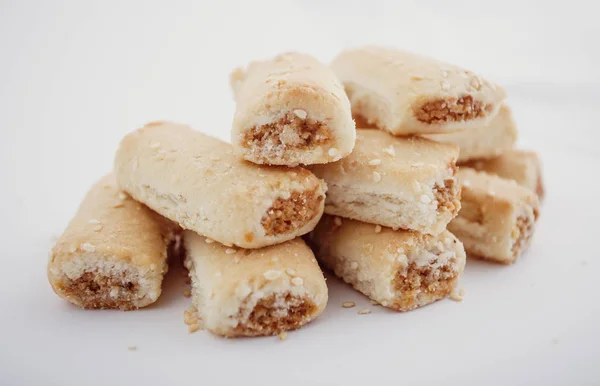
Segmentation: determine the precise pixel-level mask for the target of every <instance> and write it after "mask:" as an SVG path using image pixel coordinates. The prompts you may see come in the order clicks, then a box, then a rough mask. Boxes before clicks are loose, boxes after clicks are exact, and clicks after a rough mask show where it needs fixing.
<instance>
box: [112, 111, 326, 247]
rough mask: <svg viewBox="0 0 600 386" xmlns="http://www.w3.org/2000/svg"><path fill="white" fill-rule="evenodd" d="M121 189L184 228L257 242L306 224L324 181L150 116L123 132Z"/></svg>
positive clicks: (230, 241) (118, 166) (294, 232)
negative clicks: (251, 158)
mask: <svg viewBox="0 0 600 386" xmlns="http://www.w3.org/2000/svg"><path fill="white" fill-rule="evenodd" d="M115 173H116V175H117V181H118V183H119V186H120V187H121V189H123V190H125V191H126V192H127V193H129V194H130V195H131V196H132V197H133V198H135V199H136V200H138V201H140V202H142V203H144V204H146V205H148V207H150V208H151V209H153V210H155V211H157V212H158V213H160V214H162V215H163V216H165V217H167V218H169V219H171V220H173V221H175V222H177V223H178V224H179V225H181V226H182V227H183V228H184V229H190V230H193V231H195V232H197V233H199V234H201V235H204V236H207V237H210V238H211V239H214V240H216V241H219V242H220V243H222V244H226V245H238V246H240V247H243V248H259V247H264V246H267V245H273V244H278V243H282V242H284V241H287V240H291V239H293V238H295V237H297V236H300V235H303V234H305V233H307V232H309V231H310V230H311V229H313V228H314V227H315V225H316V224H317V222H318V221H319V218H320V217H321V215H322V213H323V201H324V199H325V190H326V185H325V183H324V182H323V181H321V180H319V179H318V178H316V177H315V176H314V175H313V174H312V173H310V172H309V171H308V170H306V169H302V168H299V167H297V168H284V167H266V166H259V165H255V164H252V163H249V162H246V161H244V160H242V159H240V158H238V157H237V156H236V155H234V154H233V149H232V146H231V145H230V144H228V143H225V142H223V141H220V140H218V139H216V138H213V137H210V136H208V135H205V134H202V133H200V132H198V131H194V130H192V129H191V128H190V127H189V126H186V125H181V124H176V123H169V122H155V123H150V124H148V125H146V126H145V127H143V128H141V129H139V130H137V131H135V132H133V133H131V134H129V135H127V136H126V137H125V138H124V139H123V141H122V142H121V146H120V147H119V150H118V151H117V155H116V158H115Z"/></svg>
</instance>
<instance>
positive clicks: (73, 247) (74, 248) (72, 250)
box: [69, 245, 77, 253]
mask: <svg viewBox="0 0 600 386" xmlns="http://www.w3.org/2000/svg"><path fill="white" fill-rule="evenodd" d="M69 252H71V253H75V252H77V247H76V246H74V245H71V246H70V247H69Z"/></svg>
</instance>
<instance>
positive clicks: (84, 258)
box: [48, 175, 176, 310]
mask: <svg viewBox="0 0 600 386" xmlns="http://www.w3.org/2000/svg"><path fill="white" fill-rule="evenodd" d="M175 231H176V225H175V224H174V223H172V222H170V221H169V220H167V219H165V218H162V217H161V216H159V215H158V214H156V213H154V212H152V211H151V210H150V209H148V208H147V207H145V206H144V205H142V204H140V203H138V202H135V201H134V200H132V199H131V198H129V197H127V196H126V195H125V194H124V193H122V192H121V191H120V190H119V189H118V188H117V184H116V182H115V179H114V176H112V175H109V176H106V177H104V178H102V179H101V180H100V181H99V182H98V183H97V184H96V185H95V186H94V187H93V188H92V189H91V190H90V191H89V192H88V194H87V196H86V197H85V199H84V201H83V202H82V204H81V206H80V207H79V210H78V212H77V214H76V215H75V217H74V218H73V219H72V220H71V222H70V223H69V225H68V227H67V229H66V230H65V232H64V233H63V234H62V236H61V237H60V239H59V240H58V242H57V243H56V245H55V246H54V247H53V248H52V251H51V255H50V261H49V262H48V279H49V281H50V284H51V285H52V288H53V289H54V292H56V293H57V294H58V295H59V296H60V297H62V298H64V299H66V300H68V301H69V302H71V303H73V304H75V305H77V306H79V307H82V308H101V309H121V310H135V309H137V308H140V307H144V306H147V305H149V304H151V303H154V302H155V301H156V300H157V299H158V297H159V295H160V293H161V284H162V280H163V276H164V274H165V273H166V272H167V249H168V247H169V244H170V243H171V241H172V240H173V239H174V232H175Z"/></svg>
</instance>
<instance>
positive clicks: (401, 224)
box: [310, 129, 460, 234]
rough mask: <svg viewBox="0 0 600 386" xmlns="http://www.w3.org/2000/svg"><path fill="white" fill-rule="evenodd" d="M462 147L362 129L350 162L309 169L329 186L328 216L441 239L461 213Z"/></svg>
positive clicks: (345, 161) (358, 132)
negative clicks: (459, 171)
mask: <svg viewBox="0 0 600 386" xmlns="http://www.w3.org/2000/svg"><path fill="white" fill-rule="evenodd" d="M457 157H458V147H456V146H454V145H447V144H441V143H436V142H433V141H430V140H427V139H423V138H417V137H410V138H401V137H394V136H392V135H390V134H388V133H386V132H383V131H381V130H375V129H358V130H357V139H356V146H355V148H354V151H353V152H352V154H350V155H349V156H348V157H345V158H343V159H341V160H340V161H338V162H334V163H331V164H326V165H312V166H311V167H310V169H311V170H312V171H313V173H315V175H317V176H318V177H320V178H323V179H324V180H325V181H326V182H327V185H328V189H329V190H328V192H327V198H326V200H325V213H328V214H332V215H337V216H341V217H347V218H352V219H355V220H360V221H365V222H369V223H374V224H380V225H385V226H388V227H391V228H396V229H397V228H401V229H410V230H415V231H418V232H421V233H428V234H438V233H441V232H443V231H444V229H445V228H446V225H447V224H448V222H450V220H451V219H452V218H454V216H456V214H457V213H458V210H459V209H460V187H459V185H458V183H457V181H456V178H455V172H456V165H455V163H456V159H457Z"/></svg>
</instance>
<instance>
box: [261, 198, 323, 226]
mask: <svg viewBox="0 0 600 386" xmlns="http://www.w3.org/2000/svg"><path fill="white" fill-rule="evenodd" d="M321 201H323V196H322V195H318V194H317V191H316V189H315V190H312V191H305V192H294V193H292V194H291V196H290V198H288V199H284V198H281V197H280V198H278V199H277V200H275V201H274V202H273V206H272V207H270V208H269V209H268V210H267V213H266V214H265V215H264V216H263V218H262V219H261V224H262V226H263V228H264V230H265V234H266V235H267V236H273V235H278V234H285V233H289V232H292V231H294V230H296V229H298V228H301V227H302V226H304V225H305V224H306V223H307V222H308V221H310V220H311V219H312V218H313V217H314V216H315V215H316V214H317V209H318V208H319V205H320V203H321Z"/></svg>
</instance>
